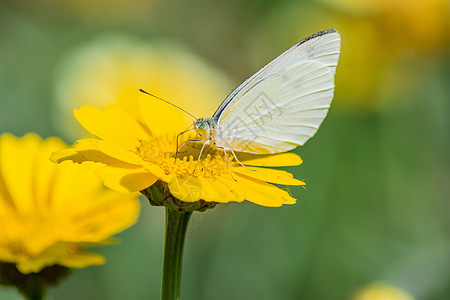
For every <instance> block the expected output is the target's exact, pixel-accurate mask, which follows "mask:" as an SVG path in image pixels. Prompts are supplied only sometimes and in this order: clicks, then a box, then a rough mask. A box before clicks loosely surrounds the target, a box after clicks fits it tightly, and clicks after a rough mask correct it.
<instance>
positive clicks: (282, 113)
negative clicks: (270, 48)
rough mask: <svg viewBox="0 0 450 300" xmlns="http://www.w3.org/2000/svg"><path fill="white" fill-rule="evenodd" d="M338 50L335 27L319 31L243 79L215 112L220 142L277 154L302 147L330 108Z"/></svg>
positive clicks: (240, 149)
mask: <svg viewBox="0 0 450 300" xmlns="http://www.w3.org/2000/svg"><path fill="white" fill-rule="evenodd" d="M339 48H340V37H339V34H338V33H337V32H336V31H335V30H327V31H322V32H319V33H317V34H315V35H312V36H310V37H308V38H306V39H304V40H303V41H302V42H300V43H298V44H296V45H294V46H293V47H291V48H290V49H289V50H287V51H286V52H284V53H283V54H281V55H280V56H278V57H277V58H276V59H275V60H273V61H272V62H270V63H269V64H267V65H266V66H265V67H263V68H262V69H261V70H259V71H258V72H257V73H256V74H254V75H253V76H252V77H250V78H249V79H247V80H246V81H245V82H244V83H243V84H241V85H240V86H239V87H238V88H237V89H236V90H235V91H233V92H232V93H231V94H230V96H228V97H227V99H225V101H224V102H223V103H222V105H221V106H220V107H219V109H218V110H217V111H216V113H215V114H214V116H213V117H215V118H217V119H218V124H219V129H220V132H219V133H218V135H217V138H216V142H217V144H218V146H221V147H225V148H232V149H233V150H235V151H243V152H251V153H277V152H284V151H289V150H291V149H293V148H295V147H297V146H298V145H303V144H304V143H305V142H306V141H307V140H308V139H309V138H310V137H312V136H313V135H314V134H315V133H316V131H317V129H318V128H319V126H320V124H321V123H322V121H323V119H324V118H325V116H326V114H327V112H328V108H329V107H330V103H331V100H332V98H333V92H334V74H335V70H336V65H337V61H338V58H339Z"/></svg>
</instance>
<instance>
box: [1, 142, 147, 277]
mask: <svg viewBox="0 0 450 300" xmlns="http://www.w3.org/2000/svg"><path fill="white" fill-rule="evenodd" d="M64 147H66V145H65V144H64V143H63V142H62V141H61V140H59V139H57V138H49V139H47V140H44V141H43V140H42V139H41V138H40V137H38V136H36V135H33V134H29V135H26V136H25V137H23V138H17V137H14V136H12V135H10V134H3V135H2V136H1V137H0V228H1V230H0V262H6V263H14V264H16V267H17V269H18V270H19V271H20V272H22V273H23V274H28V273H32V272H34V273H37V272H39V271H40V270H42V269H43V268H45V267H47V266H53V265H61V266H65V267H71V268H83V267H86V266H90V265H100V264H103V263H104V262H105V259H104V257H102V256H101V255H98V254H95V253H91V252H86V251H84V248H86V247H92V246H97V245H103V244H105V243H110V237H111V235H113V234H115V233H118V232H120V231H122V230H124V229H125V228H127V227H129V226H131V225H132V224H133V223H134V222H135V221H136V219H137V216H138V213H139V203H138V201H137V199H136V198H135V197H134V196H131V195H127V194H120V193H117V192H113V191H109V190H107V189H105V188H104V187H103V186H102V183H101V181H100V180H98V178H96V177H95V176H94V175H93V172H94V170H95V169H97V168H98V164H95V163H90V162H87V163H83V164H79V165H74V164H72V163H70V162H67V163H62V164H60V165H55V164H53V163H52V162H51V161H50V160H49V156H50V154H51V153H52V152H54V151H56V150H58V149H62V148H64Z"/></svg>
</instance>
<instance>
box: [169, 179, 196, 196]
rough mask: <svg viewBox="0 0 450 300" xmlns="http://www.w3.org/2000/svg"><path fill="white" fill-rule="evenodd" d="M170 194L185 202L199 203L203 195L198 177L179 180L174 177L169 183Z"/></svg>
mask: <svg viewBox="0 0 450 300" xmlns="http://www.w3.org/2000/svg"><path fill="white" fill-rule="evenodd" d="M168 186H169V190H170V193H171V194H172V195H173V196H174V197H175V198H177V199H178V200H181V201H184V202H196V201H199V200H200V199H201V198H200V197H201V194H202V184H201V182H200V180H199V179H198V178H196V177H193V176H191V177H187V178H177V177H176V176H172V178H171V179H170V180H169V182H168Z"/></svg>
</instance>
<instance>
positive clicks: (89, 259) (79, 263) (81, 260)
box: [58, 251, 106, 268]
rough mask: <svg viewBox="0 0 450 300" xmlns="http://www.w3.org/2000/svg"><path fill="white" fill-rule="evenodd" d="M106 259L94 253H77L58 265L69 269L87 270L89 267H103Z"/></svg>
mask: <svg viewBox="0 0 450 300" xmlns="http://www.w3.org/2000/svg"><path fill="white" fill-rule="evenodd" d="M105 262H106V259H105V258H104V257H103V256H101V255H99V254H96V253H92V252H80V251H78V252H76V253H73V254H70V255H68V256H66V257H64V258H63V259H61V260H60V261H59V262H58V264H60V265H62V266H65V267H69V268H85V267H88V266H93V265H95V266H99V265H103V264H104V263H105Z"/></svg>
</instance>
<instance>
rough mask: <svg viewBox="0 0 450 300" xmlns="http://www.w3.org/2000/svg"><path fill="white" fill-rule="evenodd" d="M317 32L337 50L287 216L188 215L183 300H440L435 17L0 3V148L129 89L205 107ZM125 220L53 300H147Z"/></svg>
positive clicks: (445, 214)
mask: <svg viewBox="0 0 450 300" xmlns="http://www.w3.org/2000/svg"><path fill="white" fill-rule="evenodd" d="M328 28H336V29H337V30H338V31H339V32H340V33H341V37H342V50H341V53H342V54H341V59H340V62H339V65H338V70H337V75H336V92H335V99H334V100H333V104H332V108H331V110H330V113H329V115H328V117H327V119H326V120H325V122H324V124H323V125H322V127H321V129H320V130H319V132H318V134H317V135H316V136H315V137H314V138H313V139H312V140H310V141H309V142H308V143H307V144H306V145H305V146H303V147H300V148H298V149H296V153H298V154H299V155H300V156H301V157H302V158H303V160H304V164H303V165H301V166H300V167H295V168H290V169H289V171H291V172H293V173H294V175H295V176H296V178H299V179H302V180H304V181H306V183H307V186H306V189H302V188H291V189H290V192H291V193H292V195H293V196H294V197H296V198H297V199H298V203H297V204H295V205H292V206H284V207H282V208H276V209H273V208H264V207H259V206H256V205H253V204H250V203H244V204H226V205H219V206H218V207H217V208H215V209H213V210H210V211H207V212H205V213H201V214H200V213H198V214H195V215H194V217H193V220H192V222H191V225H190V228H189V233H188V237H187V242H186V246H185V256H184V268H183V282H182V299H261V300H263V299H317V300H320V299H381V298H367V297H366V298H362V297H359V296H355V295H356V293H358V291H360V290H361V289H364V288H365V287H367V286H369V285H371V284H372V283H376V282H383V283H386V284H388V285H392V286H395V287H397V288H399V289H402V290H403V291H404V292H405V293H408V294H410V295H411V296H412V297H414V298H415V299H429V300H444V299H450V203H449V201H448V200H449V199H450V197H449V196H448V195H449V194H450V187H449V186H450V185H449V179H450V168H449V167H450V157H449V152H450V134H449V129H450V118H449V116H448V114H449V113H450V104H449V103H450V102H449V101H450V55H449V51H450V49H449V42H450V34H449V4H448V0H428V1H427V0H423V1H421V0H409V1H406V0H398V1H395V2H394V1H388V0H363V1H357V0H316V1H306V0H304V1H294V0H281V1H268V0H263V1H257V0H248V1H238V0H230V1H219V0H215V1H207V0H192V1H189V2H188V1H162V0H152V1H145V0H109V1H106V0H98V1H89V0H66V1H57V0H36V1H25V0H2V1H1V2H0V133H3V132H11V133H14V134H16V135H19V136H21V135H23V134H25V133H26V132H30V131H33V132H36V133H38V134H40V135H41V136H43V137H48V136H52V135H58V136H61V137H62V138H64V139H65V140H66V141H67V142H69V143H72V142H74V140H75V139H76V138H77V137H78V138H80V137H82V132H81V130H80V129H79V128H78V127H76V125H75V122H74V120H73V117H72V116H71V109H72V108H74V107H77V106H80V105H83V104H91V105H94V106H99V107H101V106H104V105H105V104H107V103H108V102H112V101H115V100H117V99H118V98H120V99H122V101H125V100H123V99H127V97H128V98H132V97H137V95H136V94H137V93H136V89H135V88H136V87H138V88H147V89H149V90H150V91H152V92H154V93H156V94H159V95H160V96H163V97H165V98H167V99H169V100H175V101H176V100H178V99H180V98H184V99H182V100H183V101H191V103H195V101H196V98H197V97H200V98H201V97H205V95H206V94H207V96H208V97H209V96H210V95H215V96H214V98H213V99H210V101H211V105H210V106H211V107H215V106H217V105H218V104H219V103H220V102H221V100H222V99H223V98H224V97H225V96H226V94H227V93H228V92H230V91H231V89H232V88H233V87H234V86H237V85H238V84H239V83H240V82H241V81H243V80H245V79H246V78H247V77H249V76H250V75H251V74H253V73H254V72H256V71H257V70H258V68H259V67H261V66H262V65H264V64H265V63H267V62H268V61H270V60H271V59H273V58H274V57H275V56H276V55H278V54H279V53H281V52H282V51H284V50H286V49H287V48H288V47H290V46H291V45H292V44H294V43H295V42H297V41H299V40H301V39H303V38H304V37H306V36H308V35H310V34H312V33H314V32H316V31H319V30H324V29H328ZM150 52H151V53H152V54H149V53H150ZM149 73H151V74H149ZM148 78H151V79H148ZM147 81H148V84H147ZM130 90H131V91H132V92H130ZM203 90H205V91H206V90H207V91H208V92H207V93H206V94H205V95H204V94H203V92H202V91H203ZM190 105H194V106H195V104H184V107H186V108H188V109H189V108H190ZM212 112H213V110H212V111H211V113H212ZM142 204H143V205H142V213H141V216H140V219H139V221H138V223H137V224H136V225H135V226H133V227H132V228H130V229H128V230H127V231H126V232H124V233H122V234H120V235H119V239H120V241H121V243H120V244H118V245H112V246H108V247H104V248H100V249H98V251H99V252H101V253H102V254H104V255H105V256H106V257H107V259H108V262H107V264H106V265H105V266H102V267H90V268H86V269H80V270H75V271H74V272H73V275H72V276H71V277H70V278H69V279H68V280H66V281H64V282H63V283H62V284H61V285H60V286H59V287H57V288H55V289H53V290H52V291H51V292H50V297H51V298H52V299H68V300H70V299H158V298H159V293H160V276H161V266H162V250H163V249H162V247H163V237H164V232H163V231H164V224H163V222H164V216H163V209H161V208H156V207H150V206H149V205H147V203H145V201H144V200H143V201H142ZM0 299H20V297H19V295H18V293H17V292H16V291H14V290H12V289H7V288H0ZM382 299H406V298H382Z"/></svg>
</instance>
